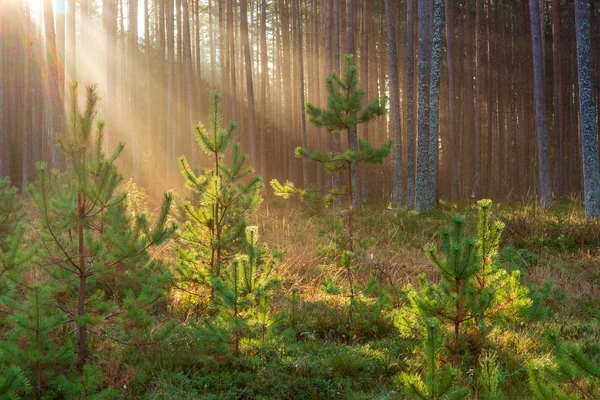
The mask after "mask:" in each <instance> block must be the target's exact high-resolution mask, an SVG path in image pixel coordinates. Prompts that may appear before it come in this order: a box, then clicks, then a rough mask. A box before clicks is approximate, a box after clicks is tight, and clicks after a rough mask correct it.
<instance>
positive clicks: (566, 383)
mask: <svg viewBox="0 0 600 400" xmlns="http://www.w3.org/2000/svg"><path fill="white" fill-rule="evenodd" d="M546 338H547V341H548V343H549V344H550V346H551V348H552V353H553V356H554V357H553V359H552V360H551V361H550V362H542V361H540V360H531V361H529V362H528V364H527V373H528V376H529V383H530V388H531V391H532V392H533V394H534V396H535V398H537V399H542V400H544V399H561V400H562V399H569V400H570V399H597V398H600V364H597V363H596V362H594V361H593V360H591V359H590V358H589V357H588V356H587V355H586V354H585V352H584V351H583V349H582V348H581V346H579V345H577V344H574V343H567V342H565V341H564V340H563V339H562V338H561V337H560V336H559V335H558V334H557V333H556V332H554V331H549V332H547V334H546Z"/></svg>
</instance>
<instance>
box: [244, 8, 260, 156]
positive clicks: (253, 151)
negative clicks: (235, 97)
mask: <svg viewBox="0 0 600 400" xmlns="http://www.w3.org/2000/svg"><path fill="white" fill-rule="evenodd" d="M240 18H241V20H240V22H241V24H240V27H241V30H242V32H241V34H242V41H243V45H244V60H245V65H246V95H247V96H248V138H249V140H250V163H251V164H252V165H254V166H255V167H257V166H259V165H260V160H259V159H258V151H257V143H256V128H255V126H256V112H255V110H254V85H253V81H252V57H251V55H250V51H251V49H250V40H249V37H248V2H247V0H241V1H240Z"/></svg>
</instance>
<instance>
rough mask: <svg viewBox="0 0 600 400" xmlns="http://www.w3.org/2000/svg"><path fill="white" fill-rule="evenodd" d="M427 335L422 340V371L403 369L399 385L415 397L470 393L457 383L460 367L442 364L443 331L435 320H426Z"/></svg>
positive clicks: (425, 398) (458, 396) (455, 396)
mask: <svg viewBox="0 0 600 400" xmlns="http://www.w3.org/2000/svg"><path fill="white" fill-rule="evenodd" d="M425 329H426V331H425V332H426V334H425V338H424V340H423V344H422V346H423V364H424V365H423V367H422V372H421V374H416V373H407V372H403V373H401V374H400V384H401V385H402V387H403V389H404V392H405V393H406V394H407V395H408V396H409V397H410V398H412V399H422V400H442V399H444V400H446V399H448V400H450V399H462V398H465V397H467V396H468V395H469V393H470V391H469V389H468V388H464V387H458V386H456V381H457V378H458V376H459V372H458V370H457V369H455V368H453V367H451V366H450V365H449V364H446V365H444V366H443V367H442V366H441V355H442V352H443V350H444V343H445V340H444V334H443V331H442V327H440V324H439V322H437V321H436V320H428V321H426V328H425Z"/></svg>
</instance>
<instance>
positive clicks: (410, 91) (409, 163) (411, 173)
mask: <svg viewBox="0 0 600 400" xmlns="http://www.w3.org/2000/svg"><path fill="white" fill-rule="evenodd" d="M415 1H416V0H406V18H407V23H406V206H407V207H408V208H411V209H412V208H414V207H415V145H416V140H415V39H416V36H417V35H415V28H416V26H415V18H414V14H415V9H414V8H415V7H414V5H415Z"/></svg>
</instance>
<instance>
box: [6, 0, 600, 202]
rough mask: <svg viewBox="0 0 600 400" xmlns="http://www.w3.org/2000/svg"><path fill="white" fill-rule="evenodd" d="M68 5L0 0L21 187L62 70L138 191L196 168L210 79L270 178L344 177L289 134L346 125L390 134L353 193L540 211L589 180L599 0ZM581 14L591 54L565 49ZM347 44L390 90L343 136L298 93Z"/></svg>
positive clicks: (319, 91) (10, 150)
mask: <svg viewBox="0 0 600 400" xmlns="http://www.w3.org/2000/svg"><path fill="white" fill-rule="evenodd" d="M140 2H142V3H143V4H141V3H140ZM65 4H66V7H64V9H62V8H58V9H53V3H52V1H50V0H32V1H31V2H30V1H25V0H11V1H3V2H1V3H0V7H2V9H0V39H1V40H0V71H1V75H2V76H1V77H0V175H2V176H4V175H10V176H11V177H12V178H13V181H14V182H15V183H16V184H17V185H20V186H21V187H24V186H26V185H27V184H28V183H29V182H30V181H31V179H32V175H33V174H32V171H33V168H34V162H35V161H37V160H44V161H47V162H48V163H50V164H51V165H53V166H55V167H58V166H60V159H59V158H60V154H59V152H58V151H57V150H56V146H55V143H56V139H57V138H58V137H60V136H61V135H63V134H68V132H67V126H68V124H66V123H65V121H66V117H67V116H68V110H66V111H65V110H64V104H68V97H69V91H68V87H69V82H70V81H71V80H74V79H78V80H80V81H82V82H90V83H95V84H98V85H99V86H100V93H102V97H103V99H102V105H103V106H102V107H101V110H102V114H103V115H102V117H103V118H104V119H105V120H106V136H107V141H106V143H107V145H108V146H111V147H114V146H115V145H116V143H117V142H118V141H124V142H125V143H126V149H127V153H126V154H127V155H128V157H126V160H125V161H124V164H125V165H124V167H125V168H124V170H125V171H126V173H127V174H129V175H131V176H132V177H133V178H134V179H135V181H136V182H138V183H140V184H142V185H144V186H145V187H146V188H148V189H149V190H151V191H155V190H156V191H158V190H163V189H165V188H169V187H177V186H178V185H179V184H180V182H179V181H178V179H179V178H178V177H177V176H178V174H177V173H176V164H175V159H176V157H178V156H180V155H186V156H188V159H189V160H192V163H193V164H194V165H196V166H201V165H203V163H204V157H203V155H202V154H201V153H200V152H197V153H196V152H194V150H193V149H194V148H195V146H194V145H193V141H194V134H193V129H192V128H193V125H195V124H196V123H198V122H199V121H204V120H205V119H206V111H207V110H206V101H205V99H206V98H207V95H208V93H209V91H210V90H213V89H218V90H220V91H221V92H222V93H223V97H224V100H225V101H224V108H225V110H224V111H225V117H226V118H227V119H231V120H235V121H237V122H238V124H239V126H240V130H239V133H238V139H239V140H240V141H241V142H242V145H243V148H244V149H245V151H246V152H248V153H249V156H250V160H251V163H252V165H253V166H254V168H255V169H257V170H259V171H260V172H261V174H262V175H263V176H264V178H265V179H271V178H279V179H291V180H294V181H297V182H298V183H299V181H300V180H301V181H302V183H303V184H304V185H305V186H311V185H315V186H317V187H318V188H319V189H320V190H322V189H324V188H325V187H326V186H327V187H332V186H339V185H341V182H340V179H339V176H338V174H330V173H326V172H325V171H324V170H323V169H321V168H317V167H315V166H311V165H307V164H306V163H301V162H300V161H298V160H297V159H296V158H295V157H294V154H293V152H294V147H295V146H298V145H306V146H308V147H316V148H320V149H321V150H324V151H325V150H330V151H335V150H336V149H339V148H340V146H341V144H345V141H346V140H349V143H348V144H349V145H350V147H351V148H356V146H357V139H358V134H359V133H360V136H361V137H363V138H365V139H369V140H370V141H372V142H373V143H374V144H379V143H382V142H383V141H384V140H385V139H386V138H387V137H391V138H392V139H393V140H394V141H395V144H394V147H393V149H394V150H393V155H392V156H391V157H390V159H389V160H388V161H387V162H386V163H384V164H383V166H377V167H368V168H362V169H361V170H360V171H359V170H357V169H356V168H353V171H352V180H353V185H354V187H355V188H357V189H360V190H356V193H355V194H356V196H355V198H354V200H355V202H358V201H359V200H363V201H364V200H380V201H386V202H387V201H393V202H394V203H395V204H396V205H399V206H401V205H406V206H408V207H409V208H413V207H416V208H417V209H419V210H425V209H430V208H431V207H433V206H435V203H436V200H437V199H438V198H447V199H452V200H460V199H473V198H479V197H481V196H487V197H492V198H497V199H524V198H528V197H529V198H531V197H534V196H535V197H537V198H539V201H540V203H541V204H542V205H543V206H547V205H549V204H551V203H552V201H553V200H554V199H561V198H565V197H567V196H571V195H576V196H577V195H579V194H583V192H584V187H586V188H587V187H589V185H590V184H589V182H590V179H594V178H593V176H595V175H594V173H595V172H594V171H595V168H596V167H595V166H593V160H592V161H591V162H592V166H591V167H590V161H589V157H588V155H589V152H590V151H591V152H592V153H593V148H597V145H594V143H593V140H592V139H594V138H596V141H597V129H598V128H597V126H598V120H599V118H600V116H599V114H600V113H598V103H599V100H600V61H599V60H600V51H599V50H598V48H600V46H599V44H600V2H598V1H597V0H587V1H586V0H583V1H581V2H577V6H578V7H577V8H578V11H577V14H576V9H575V5H574V3H573V2H566V1H564V0H529V1H528V2H508V3H503V2H493V1H490V0H445V1H444V2H442V3H440V2H439V1H435V3H434V0H406V1H403V2H395V1H387V0H373V1H367V0H325V1H316V0H303V1H292V0H143V1H142V0H103V1H102V4H101V8H99V9H96V8H95V6H94V7H93V6H92V3H91V2H90V1H89V0H83V1H80V2H75V1H73V0H68V1H66V2H65ZM94 4H95V3H94ZM77 8H78V10H77ZM98 12H99V13H98ZM142 13H143V14H142ZM434 14H435V15H436V17H435V18H434ZM99 16H101V19H100V18H99ZM138 21H139V22H138ZM585 23H587V24H588V25H589V28H590V29H589V35H588V36H589V47H590V50H589V51H587V52H585V51H584V53H583V54H579V56H578V52H579V53H581V51H580V50H579V49H580V48H581V47H582V46H583V47H585V44H582V43H585V42H582V40H585V32H584V31H581V32H580V30H581V29H583V28H580V27H581V26H585ZM576 28H577V29H576ZM578 29H579V30H578ZM434 30H435V32H434ZM580 34H582V35H583V36H582V37H581V38H580V36H581V35H580ZM19 35H21V36H19ZM19 37H20V38H21V39H23V38H25V39H26V40H19ZM438 44H439V46H438ZM444 51H445V52H446V57H444V58H443V59H440V67H439V84H438V82H437V80H438V77H437V76H436V74H437V73H438V69H437V68H436V60H437V59H436V57H439V55H441V54H443V52H444ZM344 53H352V54H354V55H355V57H356V59H357V60H356V61H357V65H358V66H359V71H360V74H359V77H360V82H359V85H360V86H361V87H362V88H364V89H365V91H366V93H367V94H368V96H367V97H368V98H369V99H372V98H373V97H375V96H378V95H388V96H389V103H388V104H389V111H390V112H389V114H388V116H387V118H384V119H382V120H381V121H378V122H374V123H373V124H370V125H369V126H366V125H365V126H364V127H363V128H361V130H360V132H354V131H353V132H351V134H350V136H349V137H348V138H344V137H340V135H339V132H326V131H325V130H324V129H316V128H314V127H312V126H310V125H309V124H307V123H306V120H305V119H304V118H303V103H304V101H305V100H310V101H312V102H314V103H316V104H320V105H324V102H325V97H324V93H325V82H326V81H325V77H326V75H327V74H328V73H329V72H331V71H332V70H338V71H340V69H341V68H342V65H341V60H343V54H344ZM576 60H577V62H576ZM588 61H589V67H588V66H587V64H586V62H588ZM588 70H589V72H588ZM586 74H588V75H589V76H588V75H586ZM582 79H583V81H582ZM584 82H585V85H584ZM432 84H433V85H432ZM438 85H439V86H438ZM582 88H583V89H584V90H581V89H582ZM438 90H439V95H438ZM432 95H433V97H431V96H432ZM438 96H439V105H438V102H437V100H436V99H437V98H438ZM431 107H433V108H431ZM438 107H439V111H437V108H438ZM580 115H581V121H580ZM592 120H594V121H595V124H596V125H595V127H594V126H592V125H590V122H589V121H592ZM592 131H594V132H592ZM590 132H592V133H590ZM421 139H422V140H421ZM340 141H344V143H340ZM586 143H587V144H586ZM594 146H596V147H594ZM590 149H592V150H590ZM596 153H598V151H596ZM584 161H585V162H584ZM438 165H439V166H440V169H439V170H438ZM590 168H591V170H592V172H590ZM584 181H585V182H586V183H585V184H584ZM586 193H588V192H587V190H586ZM584 197H585V198H586V199H588V194H586V195H585V196H584ZM589 201H591V200H589V199H588V202H589Z"/></svg>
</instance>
